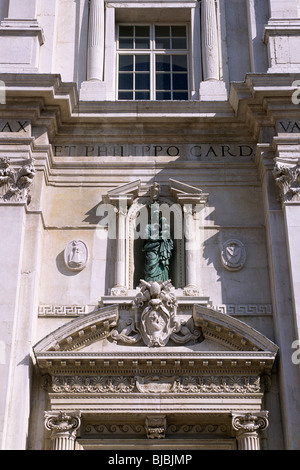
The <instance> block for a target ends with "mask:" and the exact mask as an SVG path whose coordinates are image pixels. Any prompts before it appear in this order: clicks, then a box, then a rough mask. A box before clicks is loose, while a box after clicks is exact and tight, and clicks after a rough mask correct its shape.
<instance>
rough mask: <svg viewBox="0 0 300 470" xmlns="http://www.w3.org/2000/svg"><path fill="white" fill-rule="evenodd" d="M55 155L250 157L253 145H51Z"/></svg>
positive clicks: (208, 158) (193, 158)
mask: <svg viewBox="0 0 300 470" xmlns="http://www.w3.org/2000/svg"><path fill="white" fill-rule="evenodd" d="M53 153H54V155H55V156H56V157H76V156H77V157H101V158H105V157H168V158H176V159H178V158H181V159H184V160H192V161H193V160H194V161H201V160H203V161H218V160H221V161H224V160H225V161H227V160H228V161H234V160H236V159H242V160H247V161H249V159H250V160H251V159H252V158H253V157H254V155H255V146H254V145H252V144H247V143H245V144H181V143H178V144H151V145H135V144H119V145H114V144H93V145H86V144H78V145H70V144H65V143H62V144H59V143H54V144H53Z"/></svg>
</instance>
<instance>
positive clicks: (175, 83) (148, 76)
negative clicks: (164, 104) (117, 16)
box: [117, 24, 189, 100]
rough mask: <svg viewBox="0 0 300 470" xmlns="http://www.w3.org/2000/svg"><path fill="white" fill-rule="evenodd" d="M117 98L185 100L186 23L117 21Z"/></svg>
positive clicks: (187, 96) (187, 95)
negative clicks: (141, 23) (140, 23)
mask: <svg viewBox="0 0 300 470" xmlns="http://www.w3.org/2000/svg"><path fill="white" fill-rule="evenodd" d="M117 48H118V99H119V100H188V99H189V87H188V35H187V26H186V25H160V24H158V25H119V27H118V44H117Z"/></svg>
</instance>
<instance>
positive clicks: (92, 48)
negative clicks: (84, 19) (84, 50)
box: [87, 0, 104, 81]
mask: <svg viewBox="0 0 300 470" xmlns="http://www.w3.org/2000/svg"><path fill="white" fill-rule="evenodd" d="M103 64H104V0H90V11H89V33H88V54H87V79H88V80H100V81H102V80H103Z"/></svg>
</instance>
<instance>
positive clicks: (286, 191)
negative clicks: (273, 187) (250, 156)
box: [273, 159, 300, 203]
mask: <svg viewBox="0 0 300 470" xmlns="http://www.w3.org/2000/svg"><path fill="white" fill-rule="evenodd" d="M273 174H274V177H275V181H276V184H277V186H278V188H279V191H280V196H279V199H280V201H281V202H282V203H284V202H289V201H299V200H300V159H299V160H298V161H297V162H296V163H293V162H288V163H285V162H276V165H275V168H274V171H273Z"/></svg>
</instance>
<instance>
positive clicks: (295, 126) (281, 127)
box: [277, 119, 300, 134]
mask: <svg viewBox="0 0 300 470" xmlns="http://www.w3.org/2000/svg"><path fill="white" fill-rule="evenodd" d="M277 131H278V132H279V133H286V134H297V133H300V121H293V120H288V119H286V120H284V121H278V122H277Z"/></svg>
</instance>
